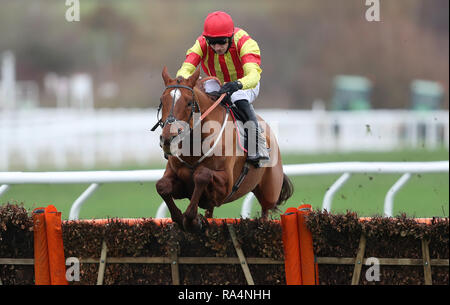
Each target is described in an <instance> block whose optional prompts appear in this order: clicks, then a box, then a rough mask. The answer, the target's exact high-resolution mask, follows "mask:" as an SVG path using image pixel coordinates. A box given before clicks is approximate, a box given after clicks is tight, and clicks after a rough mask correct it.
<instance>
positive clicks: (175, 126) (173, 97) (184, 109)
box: [160, 67, 200, 155]
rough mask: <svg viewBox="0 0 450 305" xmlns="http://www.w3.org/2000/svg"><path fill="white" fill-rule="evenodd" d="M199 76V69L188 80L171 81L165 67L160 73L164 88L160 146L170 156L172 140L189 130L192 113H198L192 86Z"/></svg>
mask: <svg viewBox="0 0 450 305" xmlns="http://www.w3.org/2000/svg"><path fill="white" fill-rule="evenodd" d="M199 75H200V69H198V70H197V71H195V73H194V74H193V75H192V76H191V77H189V78H188V79H184V78H182V77H178V78H176V79H173V78H171V77H170V76H169V73H168V72H167V67H164V69H163V71H162V78H163V80H164V84H165V86H166V88H165V90H164V92H163V95H162V96H161V106H162V108H161V110H162V115H161V122H162V133H161V136H160V145H161V147H162V149H163V150H164V152H165V153H166V154H168V155H171V154H172V153H171V150H170V145H171V143H172V140H173V139H174V138H175V137H176V136H177V135H179V134H180V133H182V132H183V131H185V129H186V128H189V126H190V121H191V119H192V116H193V114H194V112H197V111H199V109H198V107H199V106H198V103H197V101H196V98H195V94H194V90H193V88H194V86H195V83H196V82H197V80H198V77H199Z"/></svg>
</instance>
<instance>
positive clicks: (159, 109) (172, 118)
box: [151, 85, 200, 131]
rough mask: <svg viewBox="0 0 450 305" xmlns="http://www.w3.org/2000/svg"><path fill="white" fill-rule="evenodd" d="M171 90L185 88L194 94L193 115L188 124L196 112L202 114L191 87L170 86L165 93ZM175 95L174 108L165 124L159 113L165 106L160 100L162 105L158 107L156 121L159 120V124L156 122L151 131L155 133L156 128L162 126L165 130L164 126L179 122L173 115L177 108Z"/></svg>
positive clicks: (173, 99)
mask: <svg viewBox="0 0 450 305" xmlns="http://www.w3.org/2000/svg"><path fill="white" fill-rule="evenodd" d="M171 88H184V89H188V90H189V91H191V93H192V103H191V115H190V116H189V119H188V120H187V122H188V123H189V121H190V120H191V118H192V116H193V115H194V112H200V106H199V105H198V102H197V100H196V99H195V94H194V90H193V89H192V88H191V87H188V86H183V85H170V86H167V87H166V88H165V89H164V91H166V90H167V89H171ZM175 97H176V96H175V94H174V95H173V97H172V107H171V108H170V114H169V116H168V117H167V119H166V120H165V121H164V122H163V121H162V119H160V118H159V112H160V111H161V108H162V106H163V104H162V100H160V104H159V106H158V112H157V114H156V119H157V120H158V122H156V124H155V126H153V128H152V129H151V131H155V130H156V128H158V126H160V127H161V128H164V126H166V125H167V124H169V125H170V124H173V123H175V122H177V121H180V120H178V119H177V118H176V117H175V116H174V114H173V109H174V108H175Z"/></svg>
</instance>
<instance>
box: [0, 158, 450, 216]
mask: <svg viewBox="0 0 450 305" xmlns="http://www.w3.org/2000/svg"><path fill="white" fill-rule="evenodd" d="M283 170H284V173H285V174H286V175H288V176H309V175H327V174H342V175H341V176H340V178H339V179H338V180H337V181H336V182H335V183H334V184H333V185H332V186H331V187H330V188H329V189H328V191H327V192H326V193H325V196H324V199H323V203H322V209H323V210H327V211H331V205H332V200H333V195H334V194H335V193H336V191H337V190H338V189H339V188H340V187H342V186H343V185H344V184H345V182H346V181H347V180H348V179H349V178H350V177H351V175H352V174H358V173H373V174H402V176H401V177H400V179H399V180H398V181H397V182H396V183H395V184H394V185H393V186H392V187H391V189H390V190H389V191H388V192H387V194H386V197H385V200H384V215H385V216H386V217H392V216H393V207H394V197H395V194H396V193H397V192H398V191H399V190H400V189H401V187H402V186H403V185H404V184H405V183H406V182H407V181H408V179H409V178H410V177H411V174H419V173H448V172H449V161H435V162H334V163H311V164H288V165H284V166H283ZM163 174H164V170H162V169H158V170H133V171H84V172H0V196H2V195H3V194H4V193H5V192H6V191H8V189H9V188H10V187H11V185H15V184H75V183H90V186H89V187H88V188H87V189H86V190H85V191H84V192H83V193H82V194H81V195H80V197H78V198H77V199H76V200H75V202H74V203H73V204H72V207H71V209H70V214H69V219H70V220H75V219H78V216H79V214H80V210H81V207H82V205H83V204H84V203H85V202H86V200H87V199H88V198H89V196H90V195H92V193H93V192H94V191H96V190H97V189H98V188H99V187H100V186H101V185H102V184H104V183H117V182H155V181H157V180H159V179H160V178H161V177H162V176H163ZM253 199H254V197H253V193H249V194H248V195H247V196H246V198H245V199H244V202H243V204H242V210H241V216H242V217H243V218H249V217H250V213H251V208H252V204H253ZM166 215H167V207H166V205H165V203H164V202H163V203H161V205H160V206H159V208H158V212H157V215H156V217H157V218H161V217H166Z"/></svg>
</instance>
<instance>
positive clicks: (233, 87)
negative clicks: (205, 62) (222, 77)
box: [219, 80, 242, 95]
mask: <svg viewBox="0 0 450 305" xmlns="http://www.w3.org/2000/svg"><path fill="white" fill-rule="evenodd" d="M240 89H242V83H241V82H240V81H238V80H235V81H234V82H229V83H226V84H225V85H223V86H222V88H220V90H219V93H220V94H223V93H227V94H228V95H232V94H233V93H234V92H236V91H238V90H240Z"/></svg>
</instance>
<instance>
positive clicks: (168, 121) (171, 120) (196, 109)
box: [151, 85, 230, 169]
mask: <svg viewBox="0 0 450 305" xmlns="http://www.w3.org/2000/svg"><path fill="white" fill-rule="evenodd" d="M170 88H184V89H188V90H189V91H191V93H192V102H191V115H190V116H189V119H188V120H187V121H182V122H184V123H186V122H187V123H189V122H190V121H191V118H192V117H193V115H194V112H199V113H200V119H199V120H198V121H197V122H193V123H192V125H193V127H190V132H189V133H187V134H191V133H193V130H194V129H195V128H196V127H197V126H198V124H200V122H201V121H202V120H203V119H204V118H205V117H206V116H207V115H208V114H209V113H210V112H211V111H212V110H213V109H214V108H216V107H217V105H219V104H220V103H221V101H222V100H223V99H224V98H225V96H226V93H223V94H222V95H221V96H220V97H219V98H218V99H217V101H215V102H214V104H213V105H212V106H210V107H209V108H208V109H207V110H206V111H205V112H204V113H203V114H202V113H201V110H200V106H199V104H198V102H197V100H196V99H195V94H194V89H192V88H191V87H188V86H183V85H170V86H167V87H166V88H165V89H164V91H165V90H167V89H170ZM175 100H176V95H175V94H174V95H173V96H172V107H171V109H170V114H169V116H168V117H167V119H166V120H165V121H164V122H163V121H162V119H160V118H159V113H160V111H161V108H162V99H161V100H160V104H159V107H158V112H157V114H156V118H157V119H158V122H156V124H155V126H153V128H152V129H151V131H155V130H156V128H158V126H160V127H161V128H164V126H166V125H167V124H173V123H175V122H177V121H178V122H180V121H181V120H178V119H177V118H176V117H175V116H174V114H173V109H174V108H175ZM229 112H230V111H229V108H228V107H227V109H226V113H225V117H224V120H223V124H222V128H221V130H220V132H219V135H218V139H220V138H221V137H222V134H223V131H224V129H225V126H226V124H225V123H226V121H227V119H228V114H229ZM194 121H195V120H194ZM181 133H182V130H178V135H180V134H181ZM185 135H186V134H185ZM218 139H216V141H215V142H214V145H213V146H212V147H211V148H210V149H209V150H208V151H207V152H206V153H205V154H204V155H203V156H202V157H200V159H198V160H197V161H196V162H195V163H194V164H193V165H192V164H189V163H187V162H186V161H184V160H183V159H181V158H180V156H178V155H175V157H176V158H177V159H178V160H179V161H180V162H181V163H183V164H184V165H186V166H187V167H189V168H190V169H194V168H195V167H196V166H197V165H199V164H200V163H201V162H202V161H203V160H204V159H205V158H206V157H208V156H209V155H210V154H211V153H212V152H213V150H214V148H215V147H216V145H217V144H218V143H219V141H218Z"/></svg>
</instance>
